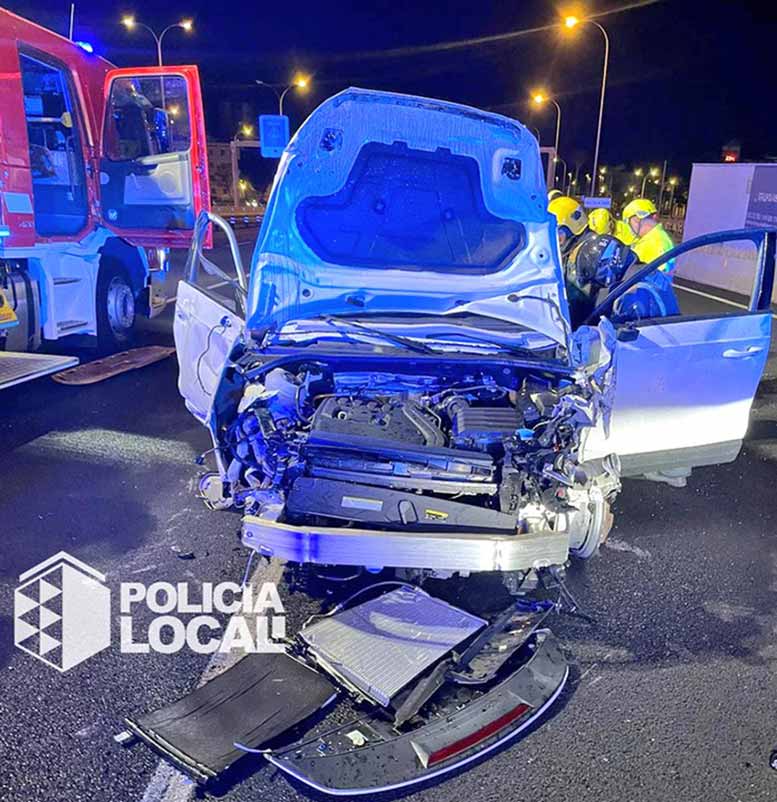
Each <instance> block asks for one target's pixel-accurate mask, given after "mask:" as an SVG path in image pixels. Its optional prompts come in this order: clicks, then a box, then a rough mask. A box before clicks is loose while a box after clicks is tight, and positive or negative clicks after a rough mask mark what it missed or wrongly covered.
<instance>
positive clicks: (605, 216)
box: [588, 209, 613, 234]
mask: <svg viewBox="0 0 777 802" xmlns="http://www.w3.org/2000/svg"><path fill="white" fill-rule="evenodd" d="M588 228H590V229H591V231H595V232H596V233H597V234H612V228H613V225H612V215H611V214H610V210H609V209H593V210H592V211H591V212H590V213H589V215H588Z"/></svg>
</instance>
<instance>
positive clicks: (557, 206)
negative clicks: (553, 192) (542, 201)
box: [548, 195, 588, 236]
mask: <svg viewBox="0 0 777 802" xmlns="http://www.w3.org/2000/svg"><path fill="white" fill-rule="evenodd" d="M548 211H549V212H550V213H551V214H553V215H555V216H556V220H557V222H558V227H559V230H561V229H562V228H566V229H567V230H568V231H569V232H570V235H572V236H577V235H578V234H582V233H583V232H584V231H585V227H586V226H587V225H588V219H587V218H586V216H585V211H583V207H582V206H581V205H580V203H579V201H576V200H575V199H574V198H570V197H569V196H568V195H562V197H560V198H554V199H553V200H552V201H551V202H550V203H549V204H548Z"/></svg>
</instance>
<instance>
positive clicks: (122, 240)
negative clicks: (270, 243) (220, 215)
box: [0, 9, 210, 388]
mask: <svg viewBox="0 0 777 802" xmlns="http://www.w3.org/2000/svg"><path fill="white" fill-rule="evenodd" d="M0 109H2V114H0V307H2V306H3V305H4V306H5V311H6V313H7V314H6V315H5V316H0V325H2V321H3V320H4V319H5V320H6V324H8V322H9V320H10V322H13V318H14V317H15V318H16V324H15V325H11V326H8V325H6V327H5V328H0V388H2V387H4V386H8V385H9V384H16V383H18V382H20V381H24V380H26V379H28V378H34V377H36V376H38V375H42V374H43V373H46V372H50V371H51V370H52V369H55V368H54V367H52V366H51V364H50V363H51V360H52V359H53V358H52V357H45V356H43V355H37V361H36V357H33V356H31V355H30V354H29V352H32V351H36V350H38V349H39V348H40V347H41V345H42V343H43V342H44V341H50V340H57V339H59V338H61V337H64V336H66V335H70V334H87V335H93V336H95V337H97V338H98V341H99V342H100V343H101V345H103V346H104V347H107V348H115V347H121V346H122V345H123V344H125V343H127V342H128V341H129V340H130V338H131V335H132V330H133V327H134V325H135V321H136V319H137V318H138V317H139V316H140V315H149V316H153V315H154V314H155V313H156V312H158V311H160V310H161V309H162V308H164V299H163V298H161V297H160V296H159V294H158V293H157V292H156V291H155V282H154V279H155V274H159V273H161V272H163V271H164V270H166V267H167V258H168V249H170V248H176V247H188V245H189V244H190V241H191V235H192V231H193V228H194V222H195V220H196V219H197V215H198V214H199V212H200V211H201V210H203V209H208V208H209V202H210V201H209V187H208V168H207V156H206V141H205V124H204V117H203V109H202V97H201V93H200V84H199V76H198V72H197V68H196V67H194V66H184V67H167V66H165V67H134V68H122V69H116V68H114V67H113V65H111V64H110V63H109V62H107V61H105V60H104V59H102V58H99V57H98V56H95V55H92V54H90V53H88V52H86V51H85V50H84V49H83V48H81V47H80V46H78V45H77V44H75V43H74V42H71V41H70V40H68V39H66V38H64V37H62V36H59V35H58V34H56V33H53V32H51V31H48V30H46V29H45V28H42V27H40V26H39V25H36V24H34V23H32V22H29V21H28V20H25V19H22V18H21V17H18V16H16V15H14V14H11V13H10V12H8V11H5V10H3V9H0ZM3 296H4V298H3ZM3 301H4V304H3ZM9 310H13V311H12V312H11V311H9ZM0 311H1V310H0ZM59 359H60V360H61V359H63V358H62V357H60V358H59ZM46 360H48V362H47V361H46ZM56 367H61V364H58V365H57V366H56Z"/></svg>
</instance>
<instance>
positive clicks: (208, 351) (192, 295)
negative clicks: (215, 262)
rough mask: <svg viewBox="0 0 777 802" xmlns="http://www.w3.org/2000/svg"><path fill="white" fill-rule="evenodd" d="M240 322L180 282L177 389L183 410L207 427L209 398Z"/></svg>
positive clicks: (175, 326)
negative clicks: (181, 398) (184, 404)
mask: <svg viewBox="0 0 777 802" xmlns="http://www.w3.org/2000/svg"><path fill="white" fill-rule="evenodd" d="M243 325H244V324H243V320H242V318H240V317H239V316H238V315H236V314H235V313H234V312H230V311H229V310H228V309H227V308H226V307H225V306H223V305H222V304H221V303H219V302H218V301H216V300H214V299H213V298H212V297H211V296H209V295H208V294H207V293H206V292H204V291H203V290H201V289H199V288H198V287H195V286H193V285H192V284H189V283H188V282H187V281H181V282H180V283H179V284H178V296H177V300H176V304H175V321H174V323H173V333H174V335H175V348H176V353H177V356H178V366H179V374H178V389H179V391H180V393H181V395H182V396H183V397H184V399H185V401H186V408H187V409H188V410H189V412H191V413H192V415H194V417H195V418H197V420H198V421H200V423H202V424H204V425H206V426H208V425H209V424H210V419H211V412H212V409H213V398H214V396H215V394H216V390H217V389H218V387H219V383H220V382H221V376H222V374H223V372H224V366H225V365H226V363H227V359H228V357H229V354H230V351H231V350H232V346H233V345H234V343H235V341H236V340H237V338H238V337H240V335H241V334H242V333H243Z"/></svg>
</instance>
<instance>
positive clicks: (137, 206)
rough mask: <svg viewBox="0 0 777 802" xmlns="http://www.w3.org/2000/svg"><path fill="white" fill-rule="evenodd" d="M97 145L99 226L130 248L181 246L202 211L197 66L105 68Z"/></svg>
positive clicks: (204, 168)
mask: <svg viewBox="0 0 777 802" xmlns="http://www.w3.org/2000/svg"><path fill="white" fill-rule="evenodd" d="M101 145H102V147H101V154H100V156H101V158H100V195H101V203H102V214H103V221H104V223H105V225H106V226H107V227H108V228H110V229H111V230H112V231H114V232H115V233H117V234H119V235H120V236H122V237H123V238H124V239H126V240H127V241H129V242H131V243H132V244H134V245H140V246H147V247H171V248H173V247H187V246H188V245H189V243H190V242H191V237H192V232H193V230H194V224H195V221H196V219H197V215H198V214H199V213H200V212H201V211H203V210H208V209H209V208H210V188H209V186H208V165H207V151H206V140H205V121H204V116H203V109H202V96H201V93H200V82H199V73H198V71H197V67H192V66H189V67H136V68H123V69H116V70H111V71H110V72H108V74H107V75H106V78H105V121H104V128H103V136H102V143H101Z"/></svg>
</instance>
